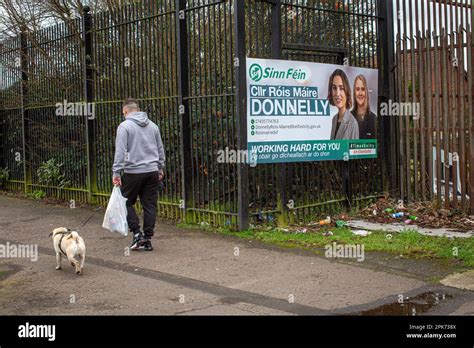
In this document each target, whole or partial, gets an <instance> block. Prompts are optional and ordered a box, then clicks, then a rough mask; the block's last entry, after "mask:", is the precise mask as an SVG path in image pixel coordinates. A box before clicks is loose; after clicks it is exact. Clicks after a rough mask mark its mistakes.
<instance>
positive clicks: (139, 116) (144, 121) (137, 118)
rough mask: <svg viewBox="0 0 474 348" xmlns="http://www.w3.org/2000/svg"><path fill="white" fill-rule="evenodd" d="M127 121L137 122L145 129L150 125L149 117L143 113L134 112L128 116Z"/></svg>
mask: <svg viewBox="0 0 474 348" xmlns="http://www.w3.org/2000/svg"><path fill="white" fill-rule="evenodd" d="M126 119H127V120H130V121H133V122H135V123H136V124H138V125H139V126H140V127H145V126H147V125H148V123H150V120H149V119H148V115H147V114H146V112H143V111H137V112H132V113H130V114H129V115H127V117H126Z"/></svg>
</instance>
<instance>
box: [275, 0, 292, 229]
mask: <svg viewBox="0 0 474 348" xmlns="http://www.w3.org/2000/svg"><path fill="white" fill-rule="evenodd" d="M271 19H272V58H273V59H281V58H282V42H281V0H274V1H273V2H272V12H271ZM277 168H278V169H277V172H278V179H277V192H278V198H277V209H278V211H280V212H281V214H280V216H279V217H278V225H280V226H287V225H288V207H287V202H288V198H287V192H286V175H287V173H286V171H287V165H286V163H279V164H277Z"/></svg>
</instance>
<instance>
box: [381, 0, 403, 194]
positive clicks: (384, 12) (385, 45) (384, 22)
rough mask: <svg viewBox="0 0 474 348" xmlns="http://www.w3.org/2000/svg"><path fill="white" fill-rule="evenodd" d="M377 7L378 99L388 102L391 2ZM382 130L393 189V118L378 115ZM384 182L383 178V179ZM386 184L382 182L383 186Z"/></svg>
mask: <svg viewBox="0 0 474 348" xmlns="http://www.w3.org/2000/svg"><path fill="white" fill-rule="evenodd" d="M377 7H378V9H379V17H380V18H379V21H378V23H379V28H380V29H379V32H380V35H379V36H378V43H377V47H378V52H379V54H377V57H378V66H379V70H380V73H379V86H380V87H381V92H382V93H379V94H380V101H381V102H388V101H389V100H394V98H395V80H394V73H393V71H392V69H393V67H394V64H395V62H394V58H395V56H394V54H395V53H394V46H395V42H394V28H393V3H392V2H391V1H385V0H378V4H377ZM379 120H380V122H381V127H380V129H381V130H382V134H383V140H382V142H383V143H382V151H381V152H380V155H381V156H384V160H383V163H384V166H383V168H384V179H385V178H386V177H387V176H388V177H389V181H390V182H389V191H394V190H396V189H397V187H398V184H397V183H398V181H397V165H396V164H397V163H398V162H397V160H396V159H397V151H396V150H397V144H398V143H397V133H396V130H397V127H396V124H395V122H394V121H395V120H394V119H393V118H388V119H387V117H384V116H379ZM384 182H385V180H384ZM386 186H387V185H385V184H384V188H386Z"/></svg>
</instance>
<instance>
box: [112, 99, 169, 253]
mask: <svg viewBox="0 0 474 348" xmlns="http://www.w3.org/2000/svg"><path fill="white" fill-rule="evenodd" d="M122 112H123V114H124V116H125V121H123V122H122V123H121V124H120V125H119V126H118V128H117V138H116V140H115V159H114V164H113V166H112V171H113V178H112V182H113V184H114V185H117V186H120V188H121V191H122V195H123V196H124V197H126V198H127V222H128V227H129V229H130V231H131V232H132V233H133V241H132V245H131V246H130V249H131V250H146V251H151V250H153V246H152V244H151V237H153V235H154V232H155V231H154V229H155V221H156V208H157V200H158V188H159V185H160V181H162V180H163V175H164V173H163V168H164V165H165V151H164V148H163V142H162V140H161V135H160V130H159V128H158V126H157V125H156V124H155V123H153V122H152V121H151V120H150V119H149V118H148V116H147V114H146V113H145V112H142V111H140V107H139V105H138V102H137V101H136V100H134V99H127V100H125V103H124V104H123V108H122ZM122 171H123V172H124V173H123V174H122V173H121V172H122ZM137 197H139V198H140V203H141V204H142V206H143V232H142V231H141V230H140V221H139V220H138V216H137V213H136V211H135V208H134V205H135V203H136V201H137Z"/></svg>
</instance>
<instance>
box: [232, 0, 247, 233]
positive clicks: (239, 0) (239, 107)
mask: <svg viewBox="0 0 474 348" xmlns="http://www.w3.org/2000/svg"><path fill="white" fill-rule="evenodd" d="M245 32H246V31H245V2H244V0H234V35H235V57H234V58H235V59H234V66H235V77H236V78H235V102H236V105H235V109H236V115H237V120H236V123H237V124H236V127H237V148H238V149H239V150H244V149H246V148H247V85H246V69H247V64H246V61H245V59H246V49H245ZM237 180H238V192H239V197H238V227H239V230H245V229H247V228H248V226H249V178H248V164H247V163H239V164H237Z"/></svg>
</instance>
